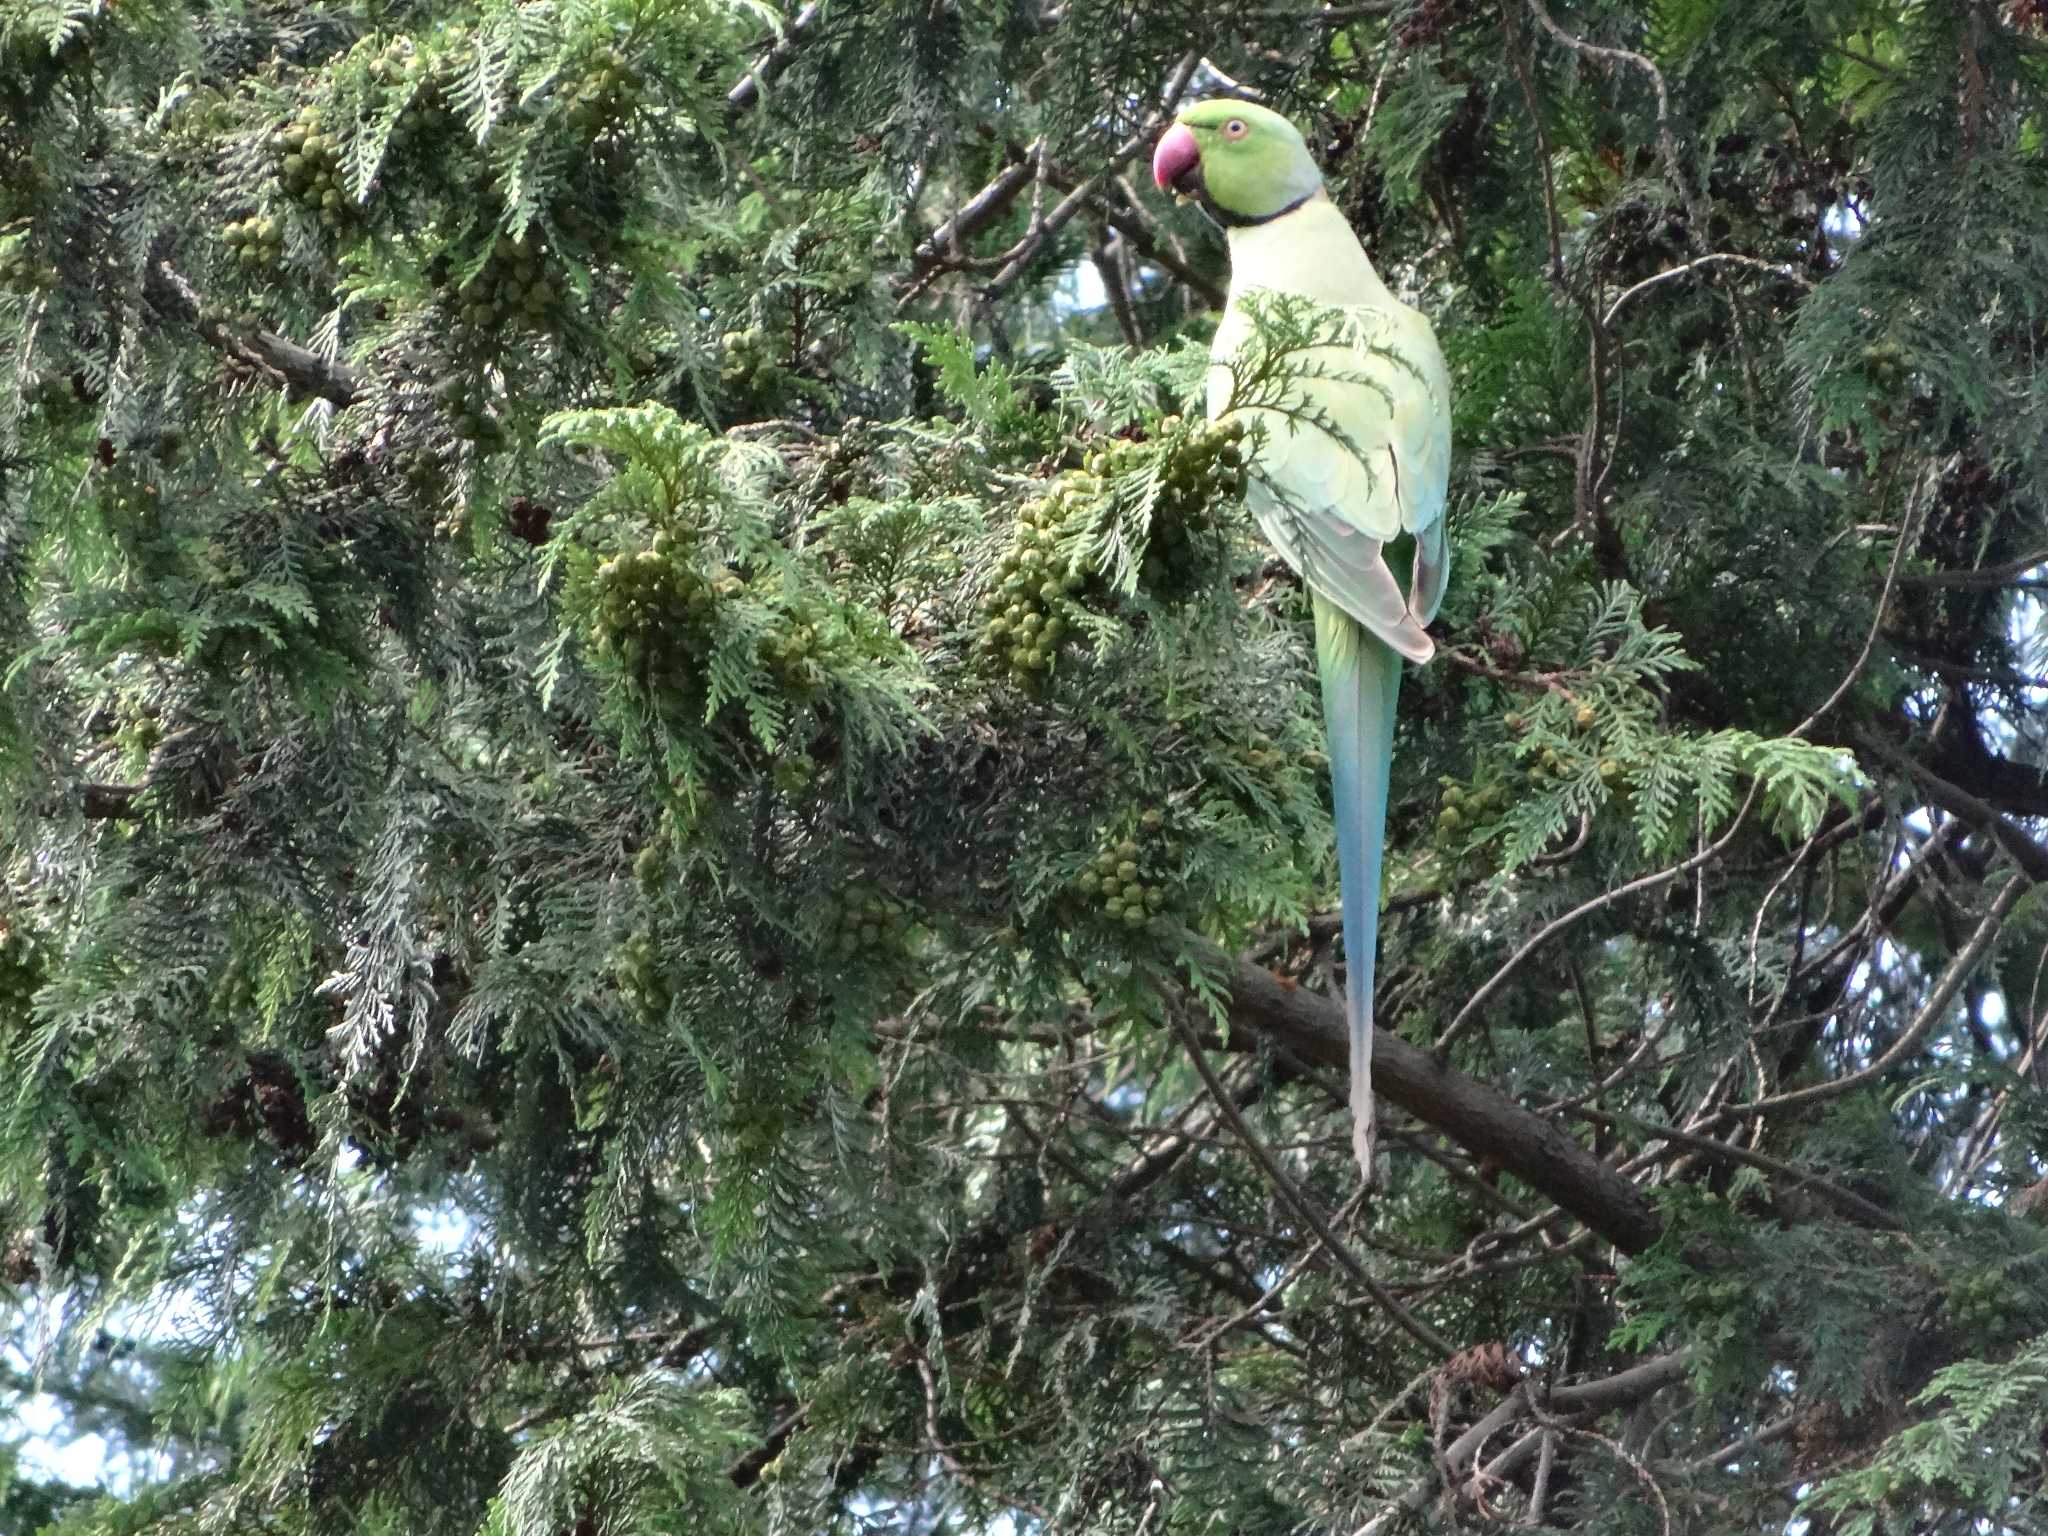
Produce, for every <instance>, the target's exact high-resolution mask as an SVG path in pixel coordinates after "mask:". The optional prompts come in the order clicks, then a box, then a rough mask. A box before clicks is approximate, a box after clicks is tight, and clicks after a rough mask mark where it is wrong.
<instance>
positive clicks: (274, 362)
mask: <svg viewBox="0 0 2048 1536" xmlns="http://www.w3.org/2000/svg"><path fill="white" fill-rule="evenodd" d="M148 294H149V301H150V302H151V303H152V304H154V305H156V306H157V308H159V309H161V310H163V311H164V312H165V313H166V314H169V315H171V316H173V317H175V318H177V319H179V320H182V321H184V322H185V323H186V324H188V325H190V326H191V327H192V328H193V329H194V330H196V331H197V332H198V333H199V337H200V340H202V341H204V342H205V343H206V344H207V345H208V346H210V347H215V348H218V349H219V350H220V351H222V352H224V353H226V354H227V355H228V356H229V357H232V358H233V359H235V361H237V362H239V363H242V364H245V365H246V366H248V367H250V368H254V369H256V370H257V371H258V372H261V373H266V374H268V375H270V376H271V377H272V378H274V379H275V380H277V381H278V382H279V383H280V384H283V385H285V386H286V387H287V388H289V389H292V390H295V391H297V392H298V393H299V394H302V395H313V396H316V397H318V398H319V399H322V400H331V401H332V402H333V403H334V404H336V405H338V406H342V407H347V406H351V405H353V404H355V402H356V400H357V399H358V398H359V397H360V396H361V394H362V391H363V381H362V379H361V377H360V376H359V375H358V374H357V373H356V371H355V370H354V369H352V368H350V367H348V366H347V365H346V364H344V363H337V362H334V361H332V360H330V359H328V358H325V357H322V356H321V355H320V354H319V353H318V352H314V351H312V350H311V349H309V348H306V347H302V346H300V345H299V344H298V343H297V342H295V341H287V340H286V339H285V338H284V337H282V336H279V335H277V334H276V333H275V332H272V331H255V332H252V333H251V334H249V335H246V336H244V335H239V334H237V333H236V332H235V331H233V330H231V329H229V327H228V325H227V323H226V322H225V321H223V320H220V319H218V318H217V317H215V316H214V315H212V314H211V313H209V312H208V309H207V306H206V304H205V302H204V301H203V300H202V299H201V298H200V296H199V293H198V291H197V290H196V289H195V288H193V286H192V285H191V283H189V282H187V281H186V280H185V277H184V275H183V274H182V273H180V272H179V271H178V269H177V268H175V267H173V266H172V265H171V264H170V263H169V262H168V261H160V262H158V263H156V265H155V266H153V267H151V268H150V269H149V279H148Z"/></svg>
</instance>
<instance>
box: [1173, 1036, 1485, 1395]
mask: <svg viewBox="0 0 2048 1536" xmlns="http://www.w3.org/2000/svg"><path fill="white" fill-rule="evenodd" d="M1168 1017H1169V1019H1170V1021H1171V1023H1172V1025H1173V1030H1174V1033H1175V1034H1177V1035H1179V1036H1180V1038H1181V1044H1182V1045H1184V1046H1185V1047H1186V1048H1187V1053H1188V1060H1189V1061H1191V1062H1193V1063H1194V1067H1195V1071H1196V1072H1197V1073H1198V1074H1199V1075H1200V1076H1201V1079H1202V1085H1203V1086H1204V1087H1205V1088H1207V1089H1208V1090H1209V1096H1210V1097H1211V1098H1212V1099H1214V1100H1215V1101H1216V1109H1217V1112H1218V1113H1219V1114H1221V1115H1222V1116H1223V1118H1224V1120H1225V1121H1227V1122H1228V1123H1229V1125H1230V1128H1231V1129H1232V1130H1233V1131H1235V1132H1236V1133H1237V1139H1238V1140H1239V1141H1241V1142H1242V1143H1243V1144H1244V1148H1245V1150H1246V1151H1247V1152H1249V1153H1251V1155H1252V1161H1254V1162H1256V1163H1257V1164H1258V1165H1259V1168H1260V1170H1261V1171H1262V1172H1263V1173H1264V1174H1265V1175H1266V1179H1267V1182H1269V1183H1270V1184H1271V1185H1272V1186H1273V1189H1274V1191H1275V1192H1276V1193H1277V1194H1278V1195H1279V1196H1280V1198H1281V1199H1282V1200H1283V1201H1285V1202H1286V1203H1287V1204H1288V1205H1289V1206H1291V1207H1292V1208H1293V1210H1294V1213H1295V1214H1296V1215H1297V1216H1299V1217H1300V1218H1301V1219H1302V1220H1303V1221H1304V1222H1306V1223H1307V1224H1308V1227H1309V1230H1310V1231H1312V1232H1313V1233H1315V1235H1316V1236H1317V1238H1319V1239H1320V1240H1321V1242H1322V1245H1323V1246H1324V1247H1325V1248H1327V1249H1328V1250H1329V1251H1330V1256H1331V1257H1332V1258H1334V1259H1336V1260H1337V1262H1338V1263H1340V1264H1342V1265H1343V1266H1344V1268H1345V1270H1346V1271H1347V1272H1349V1274H1350V1275H1351V1278H1352V1279H1354V1280H1356V1281H1357V1282H1358V1283H1359V1284H1360V1285H1362V1286H1364V1287H1365V1289H1366V1292H1367V1294H1368V1295H1370V1296H1371V1297H1372V1299H1373V1300H1374V1302H1376V1303H1377V1304H1378V1305H1379V1307H1380V1309H1381V1310H1382V1311H1383V1312H1385V1313H1386V1314H1387V1316H1388V1317H1390V1318H1392V1319H1393V1320H1394V1322H1395V1323H1397V1324H1398V1325H1399V1326H1400V1327H1401V1329H1402V1331H1403V1332H1405V1333H1407V1334H1408V1335H1409V1336H1410V1337H1411V1338H1413V1339H1414V1340H1415V1341H1416V1342H1417V1343H1419V1344H1421V1345H1422V1346H1423V1347H1424V1348H1425V1349H1429V1350H1432V1351H1434V1352H1435V1353H1436V1354H1438V1355H1439V1356H1444V1357H1448V1356H1450V1355H1451V1354H1453V1353H1454V1352H1455V1351H1454V1350H1453V1349H1452V1347H1451V1345H1450V1343H1449V1342H1448V1341H1447V1340H1445V1339H1444V1338H1443V1336H1442V1335H1440V1334H1439V1333H1437V1331H1436V1330H1435V1329H1433V1328H1431V1327H1430V1326H1429V1325H1428V1324H1427V1323H1425V1322H1423V1321H1422V1320H1421V1319H1420V1318H1418V1317H1416V1316H1415V1315H1414V1314H1413V1313H1411V1312H1410V1311H1409V1310H1408V1309H1407V1308H1406V1307H1404V1306H1402V1305H1401V1303H1400V1302H1399V1301H1397V1300H1396V1299H1395V1298H1394V1296H1393V1294H1392V1292H1390V1291H1388V1289H1387V1288H1386V1287H1385V1286H1383V1285H1381V1284H1380V1282H1379V1281H1378V1280H1377V1279H1376V1278H1375V1277H1374V1275H1373V1273H1372V1271H1371V1270H1369V1269H1367V1268H1366V1267H1365V1265H1364V1264H1362V1263H1361V1262H1360V1261H1359V1259H1358V1257H1357V1255H1355V1254H1353V1253H1352V1251H1351V1250H1350V1249H1349V1248H1348V1247H1346V1246H1345V1243H1344V1240H1343V1239H1342V1238H1340V1237H1338V1236H1337V1233H1336V1230H1335V1229H1334V1228H1333V1227H1331V1225H1330V1224H1329V1222H1327V1221H1325V1220H1324V1219H1323V1213H1322V1212H1321V1211H1319V1210H1317V1209H1316V1206H1315V1202H1314V1201H1313V1200H1311V1199H1309V1197H1308V1196H1307V1195H1305V1194H1304V1193H1302V1190H1301V1186H1299V1185H1298V1184H1296V1183H1295V1182H1294V1180H1293V1179H1291V1178H1289V1177H1288V1174H1287V1170H1286V1169H1284V1168H1282V1167H1281V1166H1280V1164H1279V1161H1278V1160H1277V1159H1276V1158H1275V1157H1274V1156H1273V1154H1272V1152H1271V1151H1270V1150H1268V1148H1267V1147H1266V1144H1265V1143H1264V1142H1262V1141H1261V1140H1259V1138H1258V1137H1257V1136H1256V1135H1255V1134H1254V1133H1253V1131H1252V1128H1251V1127H1250V1126H1249V1125H1248V1124H1246V1123H1245V1118H1244V1116H1243V1115H1242V1114H1240V1113H1239V1112H1238V1108H1237V1105H1236V1103H1235V1102H1234V1101H1233V1100H1232V1098H1231V1096H1230V1092H1229V1090H1228V1089H1226V1088H1225V1087H1224V1086H1223V1080H1222V1079H1221V1078H1219V1077H1218V1076H1217V1075H1216V1069H1215V1068H1214V1067H1212V1066H1210V1065H1209V1059H1208V1057H1207V1056H1206V1055H1205V1054H1204V1053H1203V1050H1202V1043H1201V1042H1200V1041H1199V1040H1197V1039H1196V1038H1195V1034H1194V1031H1193V1030H1192V1029H1190V1028H1189V1027H1188V1024H1187V1020H1186V1019H1184V1018H1183V1017H1182V1016H1181V1014H1180V1012H1179V1010H1178V1009H1174V1010H1170V1011H1169V1015H1168Z"/></svg>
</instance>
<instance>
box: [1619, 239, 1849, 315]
mask: <svg viewBox="0 0 2048 1536" xmlns="http://www.w3.org/2000/svg"><path fill="white" fill-rule="evenodd" d="M1717 262H1732V263H1734V264H1735V265H1737V266H1744V267H1755V268H1757V269H1758V270H1759V271H1763V272H1769V273H1772V274H1774V275H1775V276H1778V277H1782V278H1784V279H1785V280H1786V281H1787V282H1792V283H1797V284H1798V285H1799V286H1800V287H1801V288H1811V287H1812V286H1813V280H1812V279H1811V278H1809V277H1806V276H1805V275H1803V274H1802V273H1800V272H1798V271H1797V270H1795V269H1794V268H1792V267H1790V266H1788V265H1786V264H1785V263H1784V262H1782V261H1765V260H1764V259H1763V258H1762V257H1759V256H1744V255H1741V254H1740V253H1738V252H1735V251H1710V252H1708V253H1707V254H1706V255H1705V256H1696V257H1694V258H1693V259H1692V260H1691V261H1686V262H1681V263H1679V264H1678V265H1677V266H1675V267H1669V268H1667V269H1665V270H1664V271H1662V272H1657V273H1653V274H1652V275H1650V276H1649V277H1646V278H1644V279H1643V280H1642V281H1641V282H1639V283H1637V284H1635V285H1634V286H1633V287H1630V288H1624V289H1623V290H1622V292H1621V297H1619V298H1618V299H1616V300H1615V301H1614V302H1613V303H1612V304H1610V305H1608V306H1607V313H1606V314H1604V315H1602V316H1601V317H1600V323H1601V324H1602V325H1612V324H1614V317H1615V316H1616V315H1617V314H1619V313H1620V312H1621V306H1622V305H1624V304H1626V303H1627V302H1628V301H1629V300H1630V299H1632V298H1634V297H1635V296H1636V295H1637V294H1639V293H1642V292H1644V291H1646V290H1647V289H1651V288H1655V287H1656V286H1657V285H1658V284H1659V283H1668V282H1670V281H1671V280H1672V279H1673V278H1679V277H1684V276H1685V275H1686V274H1687V273H1688V272H1694V271H1697V270H1698V269H1699V268H1701V267H1708V266H1713V265H1714V264H1715V263H1717Z"/></svg>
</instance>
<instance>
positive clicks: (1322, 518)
mask: <svg viewBox="0 0 2048 1536" xmlns="http://www.w3.org/2000/svg"><path fill="white" fill-rule="evenodd" d="M1256 312H1257V303H1256V300H1254V302H1253V303H1252V304H1250V305H1240V304H1235V303H1234V304H1233V305H1232V307H1231V311H1230V312H1229V313H1227V314H1226V315H1225V317H1224V321H1223V325H1222V327H1221V328H1219V331H1218V334H1217V338H1216V347H1215V353H1216V355H1217V356H1218V357H1219V358H1228V357H1231V356H1234V355H1237V354H1238V353H1239V350H1240V349H1241V348H1253V347H1256V346H1257V345H1258V342H1257V340H1256V324H1257V322H1256V319H1255V315H1256ZM1319 334H1328V335H1329V336H1330V337H1331V338H1332V343H1333V344H1331V345H1327V346H1316V347H1311V348H1305V349H1302V350H1300V351H1297V352H1294V353H1292V354H1290V355H1288V356H1287V357H1286V358H1285V359H1284V362H1283V366H1282V369H1281V370H1280V371H1281V374H1282V377H1283V382H1282V383H1281V384H1280V385H1277V386H1276V385H1274V384H1271V383H1269V384H1268V385H1267V386H1266V390H1267V392H1268V396H1267V398H1268V402H1269V403H1261V404H1251V405H1245V406H1234V405H1233V404H1232V402H1231V399H1230V396H1231V392H1232V388H1233V375H1232V372H1231V370H1230V368H1229V367H1228V366H1227V365H1225V364H1221V363H1219V364H1218V365H1217V366H1216V367H1214V368H1213V369H1212V370H1211V373H1210V377H1209V395H1210V400H1209V405H1210V414H1211V415H1212V416H1214V415H1219V414H1223V413H1225V412H1229V411H1235V412H1236V413H1238V414H1241V415H1243V416H1244V417H1245V418H1246V421H1247V424H1248V425H1256V426H1258V427H1260V428H1261V429H1262V431H1263V435H1264V442H1263V444H1262V445H1261V447H1260V449H1259V451H1258V453H1257V455H1256V458H1255V467H1256V471H1257V472H1256V473H1255V475H1254V477H1253V481H1252V486H1251V491H1250V495H1249V497H1248V500H1249V501H1250V504H1251V508H1252V512H1253V514H1254V515H1255V516H1256V517H1257V518H1258V520H1259V523H1260V526H1261V527H1263V528H1264V529H1265V532H1266V536H1267V537H1268V538H1269V539H1271V540H1272V541H1273V543H1274V545H1275V547H1277V548H1278V549H1279V551H1280V553H1281V555H1282V557H1283V558H1285V559H1286V560H1287V562H1288V563H1289V564H1290V565H1292V566H1293V567H1294V568H1295V569H1296V570H1297V571H1299V572H1301V575H1302V578H1303V579H1304V580H1305V581H1306V582H1307V583H1308V584H1309V586H1310V587H1312V588H1314V589H1315V590H1316V591H1318V592H1320V593H1322V594H1323V596H1324V597H1326V598H1327V599H1329V600H1330V601H1332V602H1334V603H1336V604H1337V606H1339V607H1340V608H1342V609H1343V610H1344V611H1345V612H1347V613H1349V614H1350V615H1351V616H1352V618H1354V619H1356V620H1357V621H1358V622H1359V623H1360V624H1362V625H1364V626H1365V627H1366V628H1367V629H1368V630H1370V631H1372V632H1373V633H1374V634H1376V635H1378V636H1379V637H1380V638H1381V639H1382V640H1384V641H1385V642H1386V643H1387V644H1388V645H1390V646H1392V647H1393V648H1394V649H1395V650H1397V651H1399V652H1400V653H1401V654H1402V655H1404V656H1407V657H1409V658H1410V659H1411V660H1415V661H1427V660H1428V659H1429V657H1430V656H1431V654H1432V653H1433V651H1434V649H1435V647H1434V646H1433V645H1432V644H1431V642H1430V640H1429V637H1428V636H1427V635H1426V634H1424V633H1423V626H1424V625H1426V624H1428V622H1429V621H1430V620H1431V619H1432V618H1434V617H1435V615H1436V610H1437V606H1438V604H1439V603H1441V602H1442V600H1443V592H1444V582H1445V579H1446V577H1447V576H1448V574H1449V547H1448V543H1447V541H1446V538H1445V534H1444V526H1443V513H1444V494H1445V484H1446V481H1447V479H1448V477H1449V474H1450V460H1451V441H1450V379H1449V376H1448V373H1447V371H1446V369H1445V367H1444V360H1443V353H1442V352H1441V351H1440V350H1439V349H1438V347H1437V343H1436V336H1435V334H1434V332H1432V331H1431V329H1430V326H1429V322H1428V321H1427V320H1426V319H1425V318H1423V316H1422V315H1420V314H1419V313H1417V312H1416V311H1415V310H1412V309H1410V308H1408V307H1407V306H1406V305H1404V304H1399V303H1395V302H1391V301H1389V302H1387V303H1384V304H1372V305H1344V306H1334V307H1331V308H1330V309H1329V310H1328V318H1327V323H1326V326H1325V329H1324V331H1323V332H1319ZM1276 388H1277V389H1278V390H1279V394H1278V396H1277V398H1275V397H1272V395H1271V392H1272V391H1273V390H1275V389H1276ZM1404 533H1405V534H1409V535H1412V536H1413V538H1414V540H1415V559H1414V565H1413V574H1412V578H1411V580H1410V582H1409V586H1408V590H1407V591H1406V592H1403V591H1402V590H1401V586H1400V583H1399V582H1398V581H1396V580H1395V578H1394V574H1393V572H1392V571H1391V570H1389V569H1388V567H1387V564H1386V561H1385V560H1384V559H1383V558H1382V556H1381V546H1382V545H1384V544H1386V543H1387V542H1389V541H1390V540H1393V539H1395V538H1398V537H1400V536H1401V535H1402V534H1404Z"/></svg>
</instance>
